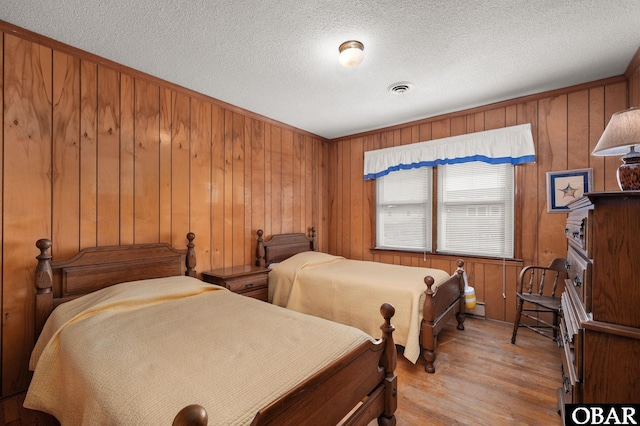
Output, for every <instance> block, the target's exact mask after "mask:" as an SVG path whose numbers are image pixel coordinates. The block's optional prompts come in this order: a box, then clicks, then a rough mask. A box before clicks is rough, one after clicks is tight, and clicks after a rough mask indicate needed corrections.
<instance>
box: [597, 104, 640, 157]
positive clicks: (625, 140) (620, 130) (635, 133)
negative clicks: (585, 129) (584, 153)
mask: <svg viewBox="0 0 640 426" xmlns="http://www.w3.org/2000/svg"><path fill="white" fill-rule="evenodd" d="M636 145H640V108H630V109H626V110H624V111H618V112H616V113H615V114H613V115H612V116H611V120H610V121H609V124H607V128H606V129H604V133H602V136H601V137H600V140H599V141H598V144H597V145H596V147H595V148H594V150H593V153H592V155H624V154H626V153H628V152H629V148H630V147H632V146H636Z"/></svg>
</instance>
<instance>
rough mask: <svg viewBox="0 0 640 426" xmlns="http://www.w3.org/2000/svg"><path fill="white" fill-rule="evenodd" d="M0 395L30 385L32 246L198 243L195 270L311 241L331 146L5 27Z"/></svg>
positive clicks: (320, 217) (321, 225)
mask: <svg viewBox="0 0 640 426" xmlns="http://www.w3.org/2000/svg"><path fill="white" fill-rule="evenodd" d="M0 29H2V31H3V33H2V37H3V38H2V43H1V44H0V49H1V50H0V70H4V74H3V76H2V79H0V84H2V90H0V99H2V101H3V102H2V105H3V106H4V107H3V116H2V117H3V135H2V136H3V137H2V140H1V143H2V150H0V155H1V156H2V157H1V159H0V168H2V174H1V176H2V182H1V191H2V197H3V209H2V211H1V212H0V215H1V217H2V244H1V245H0V250H1V259H2V274H1V275H0V292H1V296H2V308H1V309H2V333H1V334H2V347H1V348H2V349H1V350H2V370H1V375H2V394H3V395H7V394H10V393H12V392H15V391H17V390H20V389H24V388H25V387H26V385H27V384H28V380H29V375H28V372H27V365H28V359H29V355H30V352H31V348H32V345H33V339H32V335H33V331H32V330H33V291H34V290H33V274H34V269H35V264H36V262H35V256H36V255H37V254H38V250H37V249H36V247H35V242H36V240H37V239H39V238H51V239H52V240H53V248H52V253H53V255H54V258H59V259H60V258H64V257H67V256H70V255H73V254H75V253H76V252H77V251H78V250H79V249H81V248H84V247H90V246H95V245H112V244H130V243H152V242H167V243H170V244H172V245H174V246H176V247H179V248H182V247H185V246H186V242H187V240H186V234H187V232H189V231H193V232H195V234H196V240H195V244H196V252H197V270H198V271H203V270H207V269H211V268H218V267H223V266H235V265H242V264H247V263H252V262H253V261H254V260H255V248H256V230H257V229H259V228H262V229H264V230H265V233H266V235H271V234H273V233H282V232H306V231H307V228H308V227H309V226H311V225H314V226H316V227H317V229H318V233H319V234H318V236H319V238H318V242H319V247H320V249H321V250H324V251H326V250H327V249H328V247H327V245H326V241H327V240H328V238H327V236H326V235H327V229H328V228H327V226H326V225H325V219H326V218H327V217H328V207H329V206H328V204H327V203H326V200H328V196H327V188H328V185H327V183H326V179H327V175H328V174H327V161H328V152H329V151H328V141H326V140H323V139H321V138H319V137H317V136H314V135H311V134H308V133H306V132H302V131H300V130H297V129H295V128H292V127H289V126H287V125H284V124H282V123H277V122H275V121H272V120H269V119H268V118H265V117H260V116H257V115H256V114H252V113H250V112H247V111H242V110H240V109H238V108H236V107H233V106H231V105H225V104H224V103H222V102H219V101H216V100H214V99H210V98H207V97H205V96H202V95H199V94H197V93H192V92H190V91H188V90H185V89H183V88H180V87H176V86H174V85H171V84H170V83H166V82H163V81H161V80H158V79H154V78H153V77H150V76H147V75H144V74H142V73H139V72H136V71H134V70H130V69H127V68H125V67H123V66H119V65H118V64H113V63H109V62H107V61H105V60H102V59H101V58H97V57H93V56H91V55H89V54H87V53H85V52H81V51H78V50H75V49H73V48H70V47H68V46H64V45H62V44H60V43H57V42H54V41H52V40H48V39H45V38H44V37H40V36H37V35H35V34H32V33H29V32H27V31H24V30H21V29H18V28H16V27H13V26H11V25H9V24H6V23H2V22H0Z"/></svg>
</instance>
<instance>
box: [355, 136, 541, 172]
mask: <svg viewBox="0 0 640 426" xmlns="http://www.w3.org/2000/svg"><path fill="white" fill-rule="evenodd" d="M535 159H536V155H535V148H534V145H533V136H532V135H531V124H522V125H518V126H511V127H504V128H501V129H496V130H487V131H484V132H477V133H469V134H466V135H460V136H452V137H449V138H442V139H434V140H430V141H425V142H418V143H413V144H409V145H400V146H393V147H390V148H383V149H377V150H375V151H367V152H365V153H364V178H365V180H367V179H376V178H379V177H382V176H385V175H388V174H389V173H390V172H393V171H397V170H406V169H415V168H418V167H433V166H437V165H441V164H458V163H468V162H471V161H482V162H485V163H489V164H504V163H511V164H522V163H531V162H534V161H535Z"/></svg>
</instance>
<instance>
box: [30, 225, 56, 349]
mask: <svg viewBox="0 0 640 426" xmlns="http://www.w3.org/2000/svg"><path fill="white" fill-rule="evenodd" d="M36 247H38V249H40V254H39V255H38V256H36V259H38V265H37V266H36V274H35V287H36V311H35V330H34V331H35V337H36V339H37V338H38V336H39V335H40V332H41V331H42V328H43V327H44V323H45V321H46V320H47V317H48V316H49V313H51V310H52V309H53V271H52V270H51V254H49V249H50V248H51V240H49V239H46V238H43V239H41V240H38V241H36Z"/></svg>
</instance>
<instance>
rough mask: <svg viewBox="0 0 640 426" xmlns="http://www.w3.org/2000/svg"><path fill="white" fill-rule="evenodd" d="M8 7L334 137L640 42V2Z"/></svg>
mask: <svg viewBox="0 0 640 426" xmlns="http://www.w3.org/2000/svg"><path fill="white" fill-rule="evenodd" d="M0 19H1V20H4V21H6V22H9V23H11V24H14V25H17V26H20V27H22V28H26V29H28V30H31V31H34V32H36V33H39V34H42V35H45V36H47V37H50V38H53V39H55V40H58V41H61V42H63V43H66V44H69V45H72V46H74V47H78V48H80V49H83V50H85V51H88V52H90V53H93V54H96V55H99V56H101V57H104V58H107V59H109V60H112V61H115V62H118V63H121V64H124V65H127V66H129V67H132V68H135V69H137V70H140V71H143V72H146V73H148V74H151V75H154V76H157V77H160V78H162V79H165V80H168V81H170V82H172V83H175V84H178V85H180V86H183V87H186V88H189V89H192V90H195V91H197V92H200V93H203V94H206V95H209V96H211V97H213V98H216V99H219V100H221V101H224V102H227V103H230V104H233V105H235V106H238V107H241V108H243V109H246V110H249V111H253V112H255V113H258V114H261V115H264V116H266V117H269V118H271V119H274V120H278V121H281V122H283V123H286V124H289V125H291V126H295V127H298V128H300V129H303V130H306V131H309V132H311V133H314V134H317V135H320V136H323V137H326V138H336V137H340V136H344V135H350V134H354V133H358V132H363V131H367V130H372V129H377V128H381V127H385V126H390V125H394V124H399V123H404V122H407V121H412V120H417V119H421V118H427V117H432V116H435V115H439V114H443V113H447V112H452V111H458V110H461V109H465V108H469V107H474V106H479V105H486V104H489V103H493V102H497V101H501V100H506V99H512V98H515V97H519V96H524V95H528V94H532V93H538V92H541V91H546V90H552V89H556V88H560V87H566V86H571V85H574V84H579V83H584V82H588V81H593V80H597V79H600V78H605V77H610V76H615V75H620V74H623V73H624V71H625V69H626V67H627V66H628V65H629V62H630V61H631V59H632V58H633V55H634V54H635V53H636V51H637V50H638V48H639V47H640V1H638V0H535V1H530V0H493V1H490V0H466V1H463V0H443V1H436V0H393V1H384V0H369V1H364V0H356V1H348V2H345V1H338V0H315V1H304V0H303V1H301V0H279V1H277V2H269V1H264V0H262V1H256V0H234V1H233V2H231V1H205V0H156V1H137V2H136V1H130V0H127V1H121V0H113V1H104V0H57V1H41V0H2V6H1V7H0ZM349 39H356V40H360V41H362V42H363V43H364V45H365V50H364V53H365V59H364V62H363V63H362V64H361V65H360V66H359V67H357V68H353V69H347V68H343V67H341V66H340V65H339V63H338V60H337V54H338V46H339V45H340V43H342V42H343V41H345V40H349ZM400 81H408V82H411V83H413V89H412V90H411V91H409V92H407V93H404V94H402V95H397V94H392V93H390V92H389V91H387V87H388V86H389V85H391V84H393V83H396V82H400Z"/></svg>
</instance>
